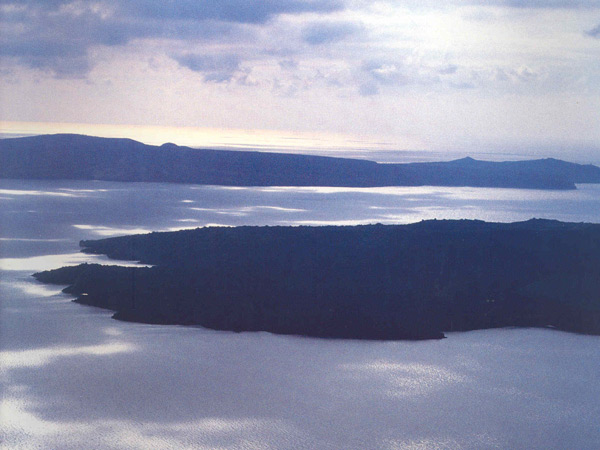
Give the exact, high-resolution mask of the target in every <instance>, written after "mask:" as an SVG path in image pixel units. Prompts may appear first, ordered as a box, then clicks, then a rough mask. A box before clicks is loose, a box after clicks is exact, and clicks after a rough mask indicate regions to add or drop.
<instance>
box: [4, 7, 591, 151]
mask: <svg viewBox="0 0 600 450" xmlns="http://www.w3.org/2000/svg"><path fill="white" fill-rule="evenodd" d="M0 132H2V133H8V134H11V133H12V134H15V135H16V134H38V133H52V132H81V133H85V134H95V135H101V136H115V137H124V136H127V137H132V138H137V139H139V140H141V141H144V142H147V143H163V142H167V141H171V142H175V143H178V144H184V145H192V146H193V145H195V146H222V147H256V148H262V147H266V148H272V147H277V148H283V149H298V148H305V149H310V148H322V149H323V148H326V149H333V150H340V151H342V152H343V151H345V150H349V149H357V148H362V149H365V150H367V151H371V150H372V151H373V152H376V151H386V150H390V151H392V150H410V151H423V152H427V151H430V152H433V151H435V152H444V151H448V152H453V151H464V152H465V153H470V154H481V153H489V154H492V153H498V154H513V153H514V154H517V153H524V154H525V153H526V154H531V155H536V156H561V157H564V158H565V159H572V160H573V159H575V160H579V161H582V160H583V161H585V160H586V159H594V160H598V159H600V156H599V155H600V0H570V1H568V0H435V1H434V0H397V1H391V0H373V1H363V0H307V1H300V0H260V1H259V0H255V1H250V0H229V1H227V0H204V1H198V0H178V1H175V0H161V1H152V0H99V1H62V0H43V1H42V0H8V1H6V0H0Z"/></svg>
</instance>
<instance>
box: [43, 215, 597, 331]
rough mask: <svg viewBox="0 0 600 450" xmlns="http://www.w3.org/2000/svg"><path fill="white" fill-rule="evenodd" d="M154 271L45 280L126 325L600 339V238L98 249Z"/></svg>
mask: <svg viewBox="0 0 600 450" xmlns="http://www.w3.org/2000/svg"><path fill="white" fill-rule="evenodd" d="M81 245H82V247H83V251H84V252H86V253H94V254H106V255H108V256H109V257H110V258H115V259H125V260H134V261H141V262H143V263H146V264H152V265H153V267H136V268H131V267H117V266H101V265H95V264H82V265H79V266H75V267H63V268H60V269H56V270H51V271H46V272H41V273H37V274H35V275H34V276H35V277H36V278H37V279H38V280H40V281H42V282H45V283H54V284H66V285H69V287H67V288H66V289H65V292H68V293H71V294H73V295H75V296H77V299H76V300H75V301H77V302H79V303H82V304H86V305H93V306H98V307H101V308H106V309H110V310H113V311H115V315H114V317H115V318H117V319H121V320H128V321H136V322H145V323H156V324H184V325H201V326H204V327H208V328H213V329H219V330H234V331H259V330H262V331H270V332H273V333H281V334H296V335H305V336H318V337H332V338H357V339H382V340H383V339H429V338H441V337H443V332H444V331H459V330H473V329H483V328H493V327H506V326H523V327H530V326H533V327H545V326H552V327H556V328H558V329H561V330H568V331H575V332H581V333H589V334H600V225H597V224H575V223H561V222H557V221H549V220H535V219H534V220H530V221H527V222H519V223H512V224H504V223H486V222H481V221H468V220H460V221H435V220H434V221H424V222H420V223H415V224H411V225H393V226H392V225H368V226H356V227H238V228H199V229H196V230H185V231H178V232H169V233H151V234H146V235H136V236H126V237H118V238H111V239H102V240H96V241H82V242H81Z"/></svg>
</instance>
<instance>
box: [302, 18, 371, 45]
mask: <svg viewBox="0 0 600 450" xmlns="http://www.w3.org/2000/svg"><path fill="white" fill-rule="evenodd" d="M361 30H362V27H361V25H360V24H358V23H357V22H317V23H312V24H310V25H307V26H305V27H304V28H303V29H302V40H303V41H304V42H306V43H307V44H310V45H321V44H330V43H334V42H338V41H341V40H343V39H345V38H346V37H348V36H351V35H353V34H356V33H358V32H360V31H361Z"/></svg>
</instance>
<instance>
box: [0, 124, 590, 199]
mask: <svg viewBox="0 0 600 450" xmlns="http://www.w3.org/2000/svg"><path fill="white" fill-rule="evenodd" d="M0 178H17V179H76V180H105V181H146V182H174V183H195V184H212V185H230V186H353V187H376V186H424V185H430V186H476V187H512V188H532V189H575V183H598V182H600V168H598V167H596V166H593V165H580V164H574V163H568V162H565V161H559V160H555V159H540V160H534V161H511V162H489V161H476V160H473V159H471V158H464V159H460V160H456V161H450V162H436V163H410V164H378V163H375V162H373V161H364V160H357V159H344V158H331V157H324V156H308V155H295V154H282V153H262V152H251V151H225V150H198V149H192V148H189V147H179V146H177V145H175V144H164V145H162V146H160V147H159V146H152V145H145V144H142V143H140V142H136V141H133V140H131V139H107V138H98V137H90V136H82V135H69V134H57V135H45V136H34V137H24V138H13V139H2V140H0Z"/></svg>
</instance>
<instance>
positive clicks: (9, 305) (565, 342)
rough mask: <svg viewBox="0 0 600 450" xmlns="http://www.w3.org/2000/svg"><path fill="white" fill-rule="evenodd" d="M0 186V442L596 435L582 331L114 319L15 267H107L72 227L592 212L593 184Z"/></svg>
mask: <svg viewBox="0 0 600 450" xmlns="http://www.w3.org/2000/svg"><path fill="white" fill-rule="evenodd" d="M0 187H1V188H2V189H3V190H2V196H3V197H5V198H11V200H10V201H7V202H5V203H4V204H3V205H2V206H3V210H2V214H0V233H1V234H2V236H1V237H0V256H1V257H0V270H1V272H0V276H1V279H2V283H0V338H1V339H0V389H1V392H2V401H1V402H0V428H1V430H0V432H1V433H2V439H3V443H2V445H3V446H4V447H3V448H7V449H13V448H14V449H17V448H18V449H21V448H60V449H67V450H68V449H80V448H96V449H113V448H132V449H147V448H153V449H174V448H194V449H196V448H199V449H232V450H233V449H236V450H237V449H244V450H246V449H248V450H250V449H277V450H280V449H283V450H288V449H289V450H292V449H293V450H298V449H307V450H308V449H320V450H338V449H341V448H352V449H354V448H357V449H382V450H383V449H385V450H391V449H429V448H434V449H482V448H501V449H505V448H511V449H547V448H557V449H558V448H578V449H596V448H600V429H599V428H598V423H599V422H600V406H599V405H598V401H597V399H598V398H600V384H599V383H597V378H598V372H597V370H598V367H600V351H599V349H600V338H598V337H595V336H581V335H575V334H569V333H562V332H557V331H553V330H548V329H502V330H486V331H478V332H470V333H449V334H448V339H444V340H441V341H425V342H364V341H338V340H320V339H308V338H298V337H294V336H275V335H271V334H268V333H241V334H236V333H232V332H219V331H213V330H207V329H203V328H200V327H178V326H154V325H145V324H134V323H124V322H119V321H111V320H110V315H111V312H109V311H105V310H99V309H97V308H92V307H85V306H81V305H76V304H73V303H71V302H70V300H71V298H72V297H70V296H68V295H65V294H60V293H58V291H59V290H60V288H61V287H54V286H45V285H40V284H39V283H37V282H36V281H35V280H33V279H32V277H31V276H30V274H31V273H32V272H35V271H39V270H45V269H51V268H56V267H59V266H64V265H72V264H79V263H81V262H84V261H85V262H101V263H111V264H113V263H119V262H118V261H110V260H108V259H106V258H105V257H103V256H96V255H84V254H82V253H79V252H78V249H79V247H78V242H79V240H80V239H94V238H99V237H103V236H112V235H116V234H122V233H123V234H124V233H137V232H140V231H143V232H146V231H158V230H171V229H180V228H182V225H183V226H186V225H187V226H216V225H220V226H236V225H244V224H253V225H280V224H290V225H305V224H317V225H325V224H348V225H352V224H358V223H377V222H381V223H408V222H415V221H419V220H422V219H424V218H437V219H444V218H465V217H471V218H477V219H486V218H487V219H488V220H497V221H504V222H507V221H515V220H527V219H530V218H531V217H547V218H555V219H562V220H570V221H591V222H600V187H598V186H591V185H582V186H580V189H579V190H577V191H552V192H549V191H517V190H510V189H474V188H430V187H420V188H373V189H347V188H227V187H217V186H190V185H163V184H152V183H148V184H144V183H132V184H123V183H110V182H78V181H57V182H41V181H28V182H25V181H14V180H12V181H11V180H2V181H0ZM48 193H49V194H48ZM57 194H58V195H57ZM228 212H229V213H235V214H227V213H228ZM129 264H131V265H133V264H135V263H129Z"/></svg>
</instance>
